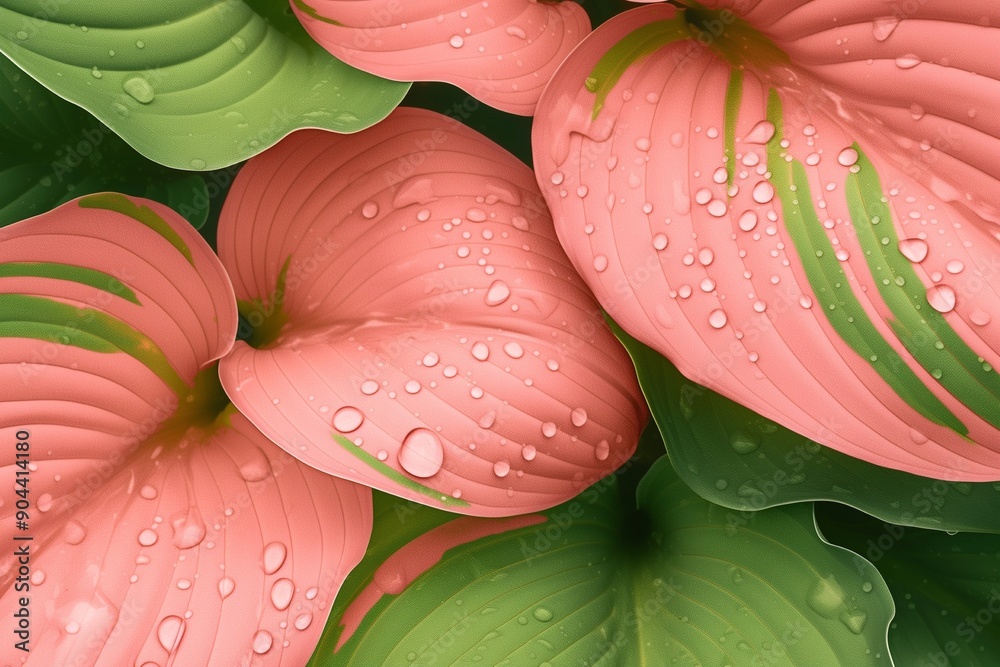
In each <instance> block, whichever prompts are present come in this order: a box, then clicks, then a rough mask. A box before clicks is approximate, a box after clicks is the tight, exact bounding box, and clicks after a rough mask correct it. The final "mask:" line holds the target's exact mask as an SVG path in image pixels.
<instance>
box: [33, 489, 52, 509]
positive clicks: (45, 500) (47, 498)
mask: <svg viewBox="0 0 1000 667" xmlns="http://www.w3.org/2000/svg"><path fill="white" fill-rule="evenodd" d="M35 506H36V507H37V508H38V511H39V512H48V511H49V510H50V509H52V494H51V493H43V494H42V495H40V496H38V500H37V501H36V502H35Z"/></svg>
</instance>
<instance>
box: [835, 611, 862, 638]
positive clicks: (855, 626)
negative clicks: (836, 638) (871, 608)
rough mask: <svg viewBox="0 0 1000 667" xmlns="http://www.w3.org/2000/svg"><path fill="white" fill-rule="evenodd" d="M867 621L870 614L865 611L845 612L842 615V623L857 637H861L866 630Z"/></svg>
mask: <svg viewBox="0 0 1000 667" xmlns="http://www.w3.org/2000/svg"><path fill="white" fill-rule="evenodd" d="M867 620H868V614H866V613H865V612H863V611H845V612H844V613H843V614H841V615H840V622H841V623H843V624H844V626H846V627H847V629H848V630H850V631H851V632H853V633H854V634H856V635H860V634H861V632H862V631H863V630H864V629H865V621H867Z"/></svg>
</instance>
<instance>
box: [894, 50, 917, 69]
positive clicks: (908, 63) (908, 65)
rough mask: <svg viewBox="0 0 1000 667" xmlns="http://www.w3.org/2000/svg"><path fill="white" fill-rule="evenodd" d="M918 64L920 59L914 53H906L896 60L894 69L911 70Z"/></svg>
mask: <svg viewBox="0 0 1000 667" xmlns="http://www.w3.org/2000/svg"><path fill="white" fill-rule="evenodd" d="M919 64H920V58H919V57H918V56H917V55H916V54H914V53H907V54H905V55H902V56H899V57H898V58H896V67H898V68H899V69H912V68H914V67H916V66H917V65H919Z"/></svg>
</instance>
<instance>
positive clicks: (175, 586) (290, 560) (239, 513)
mask: <svg viewBox="0 0 1000 667" xmlns="http://www.w3.org/2000/svg"><path fill="white" fill-rule="evenodd" d="M36 444H37V445H38V446H39V447H41V446H42V443H41V442H38V443H36ZM66 519H67V520H65V521H62V522H59V523H61V524H62V525H61V526H59V525H54V524H50V526H49V528H48V529H47V530H43V531H38V532H36V533H35V535H34V538H35V539H34V540H33V541H31V542H17V543H9V544H14V545H17V546H22V545H25V546H27V548H29V549H30V553H31V558H30V562H31V570H32V574H31V576H30V590H25V589H21V591H20V592H19V591H17V590H15V589H14V588H13V587H12V586H11V583H12V579H13V574H10V575H8V576H7V577H5V578H4V580H3V582H2V583H3V590H4V591H5V593H4V595H3V598H2V600H0V608H2V609H4V610H6V612H7V613H13V612H14V610H16V609H18V608H19V605H18V603H17V598H18V597H20V596H23V595H30V598H31V603H30V613H31V616H30V619H31V622H30V642H29V644H28V647H29V648H30V649H31V652H30V653H24V652H22V651H20V650H18V649H16V648H15V646H14V643H15V641H20V639H21V638H14V637H12V636H10V635H9V634H8V637H6V640H5V641H4V642H3V646H2V648H0V657H2V661H3V663H4V664H14V663H15V662H16V663H17V664H22V662H21V661H22V659H26V662H24V663H23V664H26V665H38V666H39V667H51V666H53V665H96V666H97V667H120V666H122V665H151V664H155V665H164V666H166V665H173V666H180V665H206V666H219V667H222V666H226V667H229V666H230V665H251V664H252V665H287V666H289V667H297V666H298V665H303V664H305V663H306V661H307V660H308V658H309V656H310V655H311V654H312V652H313V650H314V649H315V647H316V643H317V641H318V640H319V636H320V634H321V632H322V629H323V626H324V625H325V623H326V618H327V616H328V615H329V612H330V606H331V604H332V602H333V599H334V597H335V596H336V594H337V591H338V589H339V588H340V584H341V583H342V581H343V579H344V577H345V576H346V575H347V573H348V572H350V570H351V569H352V568H353V567H354V566H355V565H356V564H357V563H358V562H360V560H361V557H362V556H363V555H364V551H365V548H366V547H367V544H368V538H369V535H370V534H371V524H372V506H371V492H370V491H369V490H368V489H366V488H363V487H360V486H358V485H355V484H351V483H350V482H346V481H343V480H338V479H335V478H333V477H330V476H329V475H326V474H323V473H321V472H318V471H316V470H313V469H312V468H310V467H308V466H306V465H303V464H302V463H300V462H299V461H297V460H295V459H294V458H293V457H291V456H289V455H288V454H286V453H285V452H283V451H282V450H280V449H279V448H278V447H275V446H274V444H272V443H271V442H269V441H268V440H267V439H266V438H264V437H263V436H262V435H261V434H260V433H259V432H258V431H257V430H256V429H254V428H253V426H252V425H250V423H249V422H247V421H246V419H245V418H243V417H242V416H241V415H239V413H237V412H236V411H235V410H229V411H227V412H226V413H224V414H223V415H222V416H221V417H220V418H219V422H217V423H216V424H215V425H213V426H209V427H205V428H197V427H195V428H190V429H187V430H185V429H183V428H178V429H169V430H168V431H166V432H164V433H161V434H159V435H157V436H156V437H154V438H153V439H151V440H149V441H148V442H146V443H145V444H144V445H143V447H142V448H140V449H138V450H136V451H135V452H134V453H133V454H132V455H130V456H129V458H128V460H127V463H126V465H125V466H124V467H123V468H122V469H121V470H120V471H119V472H117V473H115V474H113V475H112V476H111V477H110V479H108V480H107V481H106V482H105V483H104V484H103V485H102V487H101V489H100V493H98V494H95V495H94V496H93V497H91V498H89V499H87V500H86V501H84V502H82V503H81V504H79V505H78V506H77V507H75V508H74V510H73V512H72V514H70V515H68V516H67V517H66ZM58 528H62V531H61V532H57V529H58ZM11 548H13V547H11ZM4 558H5V560H11V559H12V556H10V555H7V556H5V557H4ZM8 625H9V623H8Z"/></svg>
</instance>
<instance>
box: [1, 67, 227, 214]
mask: <svg viewBox="0 0 1000 667" xmlns="http://www.w3.org/2000/svg"><path fill="white" fill-rule="evenodd" d="M0 81H2V82H3V84H4V85H2V86H0V226H3V225H7V224H10V223H12V222H17V221H18V220H23V219H25V218H30V217H31V216H33V215H38V214H40V213H44V212H46V211H48V210H50V209H53V208H55V207H56V206H58V205H59V204H62V203H64V202H66V201H69V200H70V199H73V198H75V197H80V196H83V195H85V194H90V193H92V192H103V191H115V192H123V193H125V194H130V195H136V196H142V197H147V198H149V199H154V200H156V201H159V202H161V203H163V204H166V205H168V206H170V207H171V208H173V209H174V210H176V211H178V212H179V213H180V214H181V215H183V216H184V217H185V218H187V220H188V222H190V223H191V224H192V225H194V226H195V227H200V226H201V225H202V224H204V223H205V220H206V218H207V217H208V213H209V194H210V193H209V189H208V187H207V186H206V183H205V180H204V178H203V177H202V175H200V174H191V173H189V172H178V171H174V170H172V169H167V168H166V167H163V166H161V165H159V164H156V163H153V162H150V161H149V160H146V159H145V158H143V157H142V156H141V155H139V154H138V153H136V152H135V151H134V150H132V148H130V147H129V146H128V145H127V144H125V142H123V141H122V140H121V139H119V138H118V136H117V135H115V133H114V132H112V131H111V130H109V129H108V128H107V127H106V126H105V125H103V124H102V123H101V122H99V121H98V120H97V119H95V118H94V117H93V116H91V115H90V114H88V113H87V112H85V111H83V110H82V109H80V108H79V107H76V106H74V105H72V104H70V103H69V102H67V101H65V100H63V99H61V98H59V97H58V96H56V95H54V94H53V93H51V92H49V91H48V90H47V89H46V88H45V87H44V86H42V85H41V84H39V83H38V82H37V81H35V80H34V79H32V78H31V77H30V76H28V75H27V74H25V73H24V72H22V71H21V70H20V69H18V68H17V66H16V65H14V64H13V63H12V62H10V61H9V60H7V58H4V57H3V56H0Z"/></svg>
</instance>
